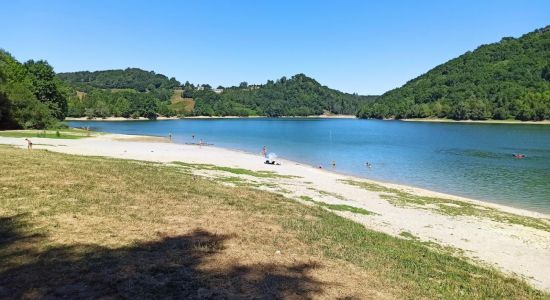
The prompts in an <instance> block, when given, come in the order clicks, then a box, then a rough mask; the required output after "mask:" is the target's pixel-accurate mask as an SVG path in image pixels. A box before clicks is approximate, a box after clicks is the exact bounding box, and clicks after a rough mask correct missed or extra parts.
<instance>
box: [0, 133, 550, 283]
mask: <svg viewBox="0 0 550 300" xmlns="http://www.w3.org/2000/svg"><path fill="white" fill-rule="evenodd" d="M158 139H159V138H156V139H147V138H144V137H135V136H124V135H113V134H106V135H101V136H98V137H93V138H86V139H79V140H62V139H40V138H34V139H32V140H33V142H34V143H35V144H47V145H36V146H35V148H36V149H48V150H51V151H56V152H62V153H70V154H79V155H94V156H107V157H116V158H125V159H136V160H147V161H157V162H163V163H169V162H173V161H182V162H186V163H201V164H213V165H219V166H226V167H234V168H244V169H249V170H255V171H260V170H266V171H275V172H277V173H280V174H284V175H295V176H299V177H300V178H292V179H289V178H277V179H272V178H257V177H251V176H245V175H242V176H240V177H242V178H245V179H248V180H253V181H255V182H256V183H259V182H263V183H266V182H267V183H276V184H277V186H278V187H276V188H273V187H264V189H267V190H271V191H275V192H279V193H282V194H284V195H286V196H288V197H291V198H294V199H298V198H299V197H300V196H309V197H311V198H313V199H314V200H315V201H322V202H326V203H333V204H346V205H350V206H355V207H360V208H364V209H366V210H369V211H371V212H374V213H376V214H377V215H362V214H353V213H349V212H338V213H339V214H340V215H342V216H345V217H347V218H350V219H352V220H355V221H356V222H358V223H361V224H363V225H365V226H366V227H368V228H370V229H374V230H377V231H381V232H385V233H388V234H391V235H394V236H399V234H400V233H401V232H404V231H406V232H409V233H411V234H413V235H414V236H416V237H418V238H419V239H420V240H422V241H431V242H435V243H437V244H439V245H443V246H450V247H453V248H456V249H460V250H461V252H462V255H463V256H465V257H467V258H470V259H472V260H473V261H476V262H479V263H482V264H485V265H490V266H494V267H496V268H498V269H500V270H502V271H504V272H506V273H509V274H515V275H517V276H519V277H521V278H523V279H525V280H526V281H527V282H529V283H531V284H532V285H534V286H535V287H537V288H540V289H543V290H547V291H550V232H548V231H544V230H539V229H534V228H531V227H526V226H522V225H514V224H507V223H501V222H497V221H493V220H490V219H488V218H480V217H473V216H448V215H444V214H440V213H437V212H434V211H433V210H429V209H423V208H418V207H398V206H395V205H393V204H391V203H389V202H388V201H386V200H384V199H382V198H381V197H380V193H378V192H371V191H367V190H365V189H362V188H360V187H356V186H351V185H349V184H346V183H343V182H341V181H340V180H343V179H344V180H345V179H353V180H362V181H366V182H373V183H374V181H368V180H365V179H360V178H355V177H352V176H347V175H342V174H337V173H334V172H329V171H325V170H320V169H317V168H314V167H311V166H308V165H304V164H299V163H296V162H292V161H286V160H281V163H282V165H280V166H272V165H265V164H263V161H264V159H263V157H262V156H260V155H259V153H258V154H257V155H255V154H250V153H244V152H240V151H234V150H228V149H221V148H215V147H211V146H203V147H199V146H193V145H182V144H173V143H166V142H165V141H163V142H161V140H158ZM0 144H11V145H17V146H20V147H26V143H25V141H24V140H23V139H22V138H4V137H0ZM259 150H260V149H259ZM217 172H219V171H217ZM195 173H199V174H200V175H204V176H213V177H216V171H209V170H197V171H195ZM218 175H219V174H218ZM224 175H225V176H228V174H227V173H226V174H224ZM230 176H236V175H235V174H230ZM378 183H379V184H382V185H384V186H387V187H392V188H399V189H402V190H406V191H408V192H411V193H414V194H417V195H423V196H439V197H444V198H448V199H455V200H460V201H467V202H472V203H475V204H478V205H483V206H485V207H491V208H496V209H499V210H502V211H506V212H509V213H514V214H517V215H521V216H530V217H535V218H540V219H545V220H546V222H550V216H548V215H545V214H540V213H536V212H531V211H526V210H521V209H516V208H512V207H506V206H501V205H496V204H490V203H485V202H479V201H475V200H469V199H465V198H460V197H455V196H451V195H445V194H441V193H436V192H431V191H427V190H424V189H419V188H413V187H408V186H400V185H395V184H388V183H380V182H378ZM319 191H325V192H329V193H333V194H327V193H323V192H319ZM334 194H337V195H334ZM307 203H309V202H307Z"/></svg>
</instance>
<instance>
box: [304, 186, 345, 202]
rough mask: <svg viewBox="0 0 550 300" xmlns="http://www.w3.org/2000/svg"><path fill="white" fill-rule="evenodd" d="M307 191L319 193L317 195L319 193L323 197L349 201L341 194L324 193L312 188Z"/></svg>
mask: <svg viewBox="0 0 550 300" xmlns="http://www.w3.org/2000/svg"><path fill="white" fill-rule="evenodd" d="M307 189H308V190H310V191H315V192H317V193H319V194H320V195H323V196H331V197H334V198H336V199H338V200H347V199H346V198H344V196H342V195H340V194H337V193H333V192H327V191H323V190H320V189H316V188H312V187H308V188H307Z"/></svg>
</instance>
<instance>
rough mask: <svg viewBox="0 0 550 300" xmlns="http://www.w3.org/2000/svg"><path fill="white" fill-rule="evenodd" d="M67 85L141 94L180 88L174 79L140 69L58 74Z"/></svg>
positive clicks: (80, 88)
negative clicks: (126, 90) (128, 90)
mask: <svg viewBox="0 0 550 300" xmlns="http://www.w3.org/2000/svg"><path fill="white" fill-rule="evenodd" d="M57 76H58V77H59V79H61V80H63V81H64V82H66V83H67V84H69V85H71V86H73V87H75V88H77V89H79V90H81V91H83V92H87V91H89V90H90V88H91V87H95V88H100V89H134V90H137V91H140V92H145V91H148V90H155V89H163V88H164V89H173V88H175V87H178V86H180V85H181V84H180V82H179V81H177V80H176V79H175V78H174V77H172V78H170V79H168V77H166V76H164V75H162V74H156V73H155V72H153V71H144V70H141V69H138V68H127V69H125V70H105V71H95V72H89V71H81V72H70V73H59V74H57Z"/></svg>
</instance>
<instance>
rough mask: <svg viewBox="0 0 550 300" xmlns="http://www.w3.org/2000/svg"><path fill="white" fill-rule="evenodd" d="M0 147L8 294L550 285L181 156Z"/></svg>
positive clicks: (360, 294)
mask: <svg viewBox="0 0 550 300" xmlns="http://www.w3.org/2000/svg"><path fill="white" fill-rule="evenodd" d="M0 156H1V157H2V159H1V160H0V170H2V176H1V177H0V257H1V258H2V259H0V298H3V297H16V298H31V299H32V298H41V297H45V296H54V297H67V298H76V297H81V298H97V297H113V296H115V297H126V298H165V297H173V298H174V297H180V298H182V297H188V298H189V297H191V298H193V297H211V298H219V297H232V296H239V297H249V298H266V297H267V298H311V297H320V298H331V299H334V298H346V297H350V298H352V297H357V298H365V297H371V298H374V297H375V298H520V299H521V298H543V297H548V295H547V294H542V293H541V292H539V291H537V290H534V289H532V288H531V287H529V286H528V285H527V284H525V283H524V282H522V281H520V280H518V279H514V278H510V277H506V276H503V275H502V274H501V273H499V272H497V271H495V270H491V269H485V268H481V267H478V266H475V265H472V264H470V263H468V262H466V261H464V260H462V259H458V258H455V257H452V256H450V255H448V254H446V253H445V252H443V251H442V252H437V251H434V250H429V249H428V248H427V247H426V246H425V245H423V244H421V243H420V242H417V241H415V240H407V239H399V238H394V237H391V236H388V235H385V234H382V233H377V232H374V231H370V230H367V229H365V228H364V227H363V226H361V225H359V224H356V223H354V222H352V221H349V220H347V219H344V218H341V217H339V216H337V215H335V214H334V213H331V212H329V211H327V210H326V209H323V208H321V207H310V206H306V205H302V204H299V203H297V202H295V201H292V200H289V199H286V198H284V197H282V196H279V195H276V194H272V193H268V192H262V191H257V190H254V189H249V188H245V187H238V188H232V187H228V186H223V185H220V184H218V183H216V182H214V181H213V180H207V179H203V178H201V177H197V176H192V175H188V174H186V173H185V171H184V170H183V171H182V168H181V166H166V165H158V164H154V163H145V162H138V161H125V160H116V159H106V158H97V157H80V156H71V155H65V154H58V153H51V152H46V151H26V150H20V149H14V148H10V147H6V146H0ZM231 171H233V172H234V173H237V172H242V171H240V170H231ZM230 173H231V172H230ZM255 175H257V174H255ZM264 175H265V174H262V176H264Z"/></svg>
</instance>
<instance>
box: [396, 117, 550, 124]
mask: <svg viewBox="0 0 550 300" xmlns="http://www.w3.org/2000/svg"><path fill="white" fill-rule="evenodd" d="M399 121H403V122H426V123H457V124H511V125H516V124H518V125H519V124H522V125H550V120H543V121H521V120H492V119H491V120H453V119H441V118H420V119H399Z"/></svg>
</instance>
